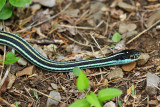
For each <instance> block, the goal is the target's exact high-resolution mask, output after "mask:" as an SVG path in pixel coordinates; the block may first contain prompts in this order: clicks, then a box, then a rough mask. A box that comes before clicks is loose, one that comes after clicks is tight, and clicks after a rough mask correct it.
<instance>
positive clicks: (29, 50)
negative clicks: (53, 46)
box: [0, 31, 141, 72]
mask: <svg viewBox="0 0 160 107" xmlns="http://www.w3.org/2000/svg"><path fill="white" fill-rule="evenodd" d="M0 44H1V45H6V46H8V47H11V48H13V49H15V50H16V51H17V52H18V53H19V54H20V55H22V57H24V58H25V59H26V60H27V61H29V62H30V63H32V64H33V65H35V66H37V67H39V68H41V69H43V70H46V71H51V72H70V71H73V68H74V67H79V68H80V69H88V68H97V67H105V66H111V65H112V66H113V65H122V64H127V63H131V62H134V61H137V60H138V59H139V58H140V55H141V52H140V51H137V50H135V49H126V50H123V51H121V52H118V53H115V54H111V55H109V56H107V57H101V58H93V59H87V60H78V61H66V62H62V61H54V60H50V59H48V58H46V57H44V56H43V55H41V54H40V53H39V52H38V51H37V50H35V49H34V48H33V47H32V46H31V45H30V44H29V43H28V42H27V41H26V40H24V39H23V38H21V37H20V36H18V35H16V34H13V33H9V32H5V31H0Z"/></svg>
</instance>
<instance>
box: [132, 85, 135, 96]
mask: <svg viewBox="0 0 160 107" xmlns="http://www.w3.org/2000/svg"><path fill="white" fill-rule="evenodd" d="M134 91H135V89H134V85H133V84H132V95H134V94H135V93H134Z"/></svg>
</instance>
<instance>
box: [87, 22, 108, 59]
mask: <svg viewBox="0 0 160 107" xmlns="http://www.w3.org/2000/svg"><path fill="white" fill-rule="evenodd" d="M102 23H104V21H101V22H100V23H99V24H98V25H97V26H96V29H97V28H98V27H99V26H100V25H101V24H102ZM94 34H95V32H93V33H92V34H90V35H91V37H92V39H93V40H94V42H95V43H96V44H97V47H98V48H99V49H100V51H101V53H102V54H103V51H102V49H101V47H100V45H99V44H98V42H97V41H96V39H95V38H94V36H93V35H94ZM103 55H104V54H103ZM104 56H105V55H104Z"/></svg>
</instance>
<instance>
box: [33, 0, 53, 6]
mask: <svg viewBox="0 0 160 107" xmlns="http://www.w3.org/2000/svg"><path fill="white" fill-rule="evenodd" d="M32 1H33V2H37V3H40V4H41V5H43V6H46V7H53V6H55V5H56V0H32Z"/></svg>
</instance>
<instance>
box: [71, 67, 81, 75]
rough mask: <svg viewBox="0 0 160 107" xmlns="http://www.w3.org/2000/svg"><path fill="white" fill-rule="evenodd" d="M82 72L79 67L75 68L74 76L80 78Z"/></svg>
mask: <svg viewBox="0 0 160 107" xmlns="http://www.w3.org/2000/svg"><path fill="white" fill-rule="evenodd" d="M81 71H82V70H81V69H80V68H79V67H74V68H73V74H74V75H75V76H79V73H80V72H81Z"/></svg>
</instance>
